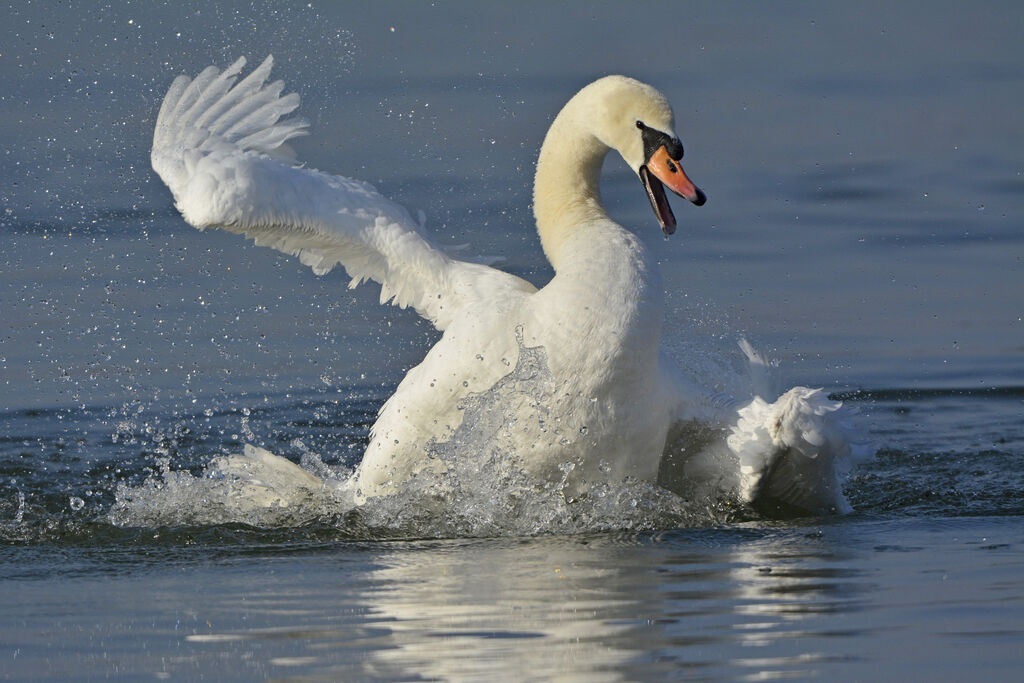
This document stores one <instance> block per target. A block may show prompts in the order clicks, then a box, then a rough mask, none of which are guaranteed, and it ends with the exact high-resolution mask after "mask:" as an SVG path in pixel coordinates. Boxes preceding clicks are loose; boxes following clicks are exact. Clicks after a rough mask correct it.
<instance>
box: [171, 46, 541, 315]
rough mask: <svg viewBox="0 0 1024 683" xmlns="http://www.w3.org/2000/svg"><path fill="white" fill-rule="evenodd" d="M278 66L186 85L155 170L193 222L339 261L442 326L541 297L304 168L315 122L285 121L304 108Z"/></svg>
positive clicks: (352, 185) (401, 212)
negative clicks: (299, 151)
mask: <svg viewBox="0 0 1024 683" xmlns="http://www.w3.org/2000/svg"><path fill="white" fill-rule="evenodd" d="M272 64H273V58H272V57H267V58H266V59H265V60H264V61H263V63H262V64H260V65H259V66H258V67H257V68H256V69H254V70H253V71H252V73H250V74H249V75H248V76H246V77H245V78H243V79H242V80H240V81H238V82H237V83H236V82H235V81H236V79H237V77H238V75H239V74H240V72H241V70H242V67H243V66H244V65H245V59H244V58H242V59H239V60H238V61H236V62H235V63H234V64H232V65H231V66H230V67H228V68H227V69H225V70H224V71H219V70H218V69H217V68H215V67H212V66H211V67H207V68H206V69H205V70H203V71H202V72H201V73H200V74H199V75H198V76H196V77H195V78H194V79H190V78H188V77H187V76H178V77H177V78H176V79H175V80H174V82H173V83H172V84H171V87H170V89H169V90H168V91H167V95H166V96H165V97H164V102H163V105H162V106H161V107H160V114H159V115H158V117H157V122H156V130H155V132H154V134H153V150H152V153H151V160H152V163H153V169H154V170H155V171H156V172H157V173H158V174H159V175H160V177H161V178H162V179H163V181H164V182H165V183H166V184H167V186H168V187H169V188H170V190H171V192H172V193H173V194H174V200H175V205H176V206H177V208H178V210H179V211H180V212H181V215H182V216H183V217H184V218H185V220H186V221H188V223H189V224H191V225H193V226H195V227H196V228H199V229H200V230H204V229H206V228H222V229H224V230H228V231H230V232H235V233H239V234H243V235H245V236H247V237H249V238H251V239H252V240H253V241H255V243H256V244H258V245H262V246H268V247H273V248H274V249H277V250H278V251H282V252H284V253H286V254H290V255H294V256H298V257H299V259H300V260H301V261H302V263H304V264H306V265H308V266H311V267H312V268H313V271H314V272H316V273H317V274H323V273H326V272H327V271H329V270H330V269H331V268H333V267H334V266H335V265H336V264H338V263H340V264H341V265H342V266H344V268H345V271H346V272H347V273H348V275H349V276H350V277H351V278H352V282H351V285H350V286H352V287H355V286H356V285H358V284H359V283H360V282H362V281H364V280H368V279H369V280H374V281H376V282H379V283H380V284H381V303H386V302H388V301H390V302H392V303H394V304H396V305H398V306H401V307H402V308H404V307H406V306H412V307H413V308H415V309H416V311H417V312H418V313H419V314H420V315H422V316H423V317H424V318H426V319H427V320H429V321H431V322H432V323H433V324H434V325H435V326H436V327H437V328H438V329H441V330H443V329H445V328H446V327H447V326H448V324H449V323H451V321H452V320H453V319H454V318H455V317H456V316H457V315H458V312H459V311H460V310H462V309H463V308H464V307H465V306H466V305H467V304H471V303H475V302H479V301H481V300H482V299H484V298H488V299H489V298H491V297H500V296H504V295H509V294H513V293H519V294H522V293H528V292H532V291H535V288H534V287H533V285H531V284H529V283H528V282H526V281H525V280H522V279H520V278H517V277H515V276H513V275H509V274H508V273H504V272H502V271H499V270H496V269H494V268H490V267H488V266H484V265H481V264H476V263H467V262H464V261H458V260H455V259H452V258H450V257H449V256H448V255H447V254H445V253H444V252H443V251H442V250H441V249H439V248H438V247H436V246H435V245H434V244H432V243H431V241H430V240H429V238H428V237H427V236H426V235H424V234H423V233H422V231H421V229H420V227H419V225H418V224H417V223H416V221H414V220H413V219H412V217H411V216H410V215H409V213H408V212H407V211H406V210H405V209H404V208H403V207H401V206H399V205H398V204H395V203H394V202H392V201H390V200H388V199H386V198H385V197H383V196H381V195H380V194H379V193H378V192H377V191H376V190H375V189H374V188H373V186H372V185H370V184H368V183H364V182H361V181H358V180H352V179H350V178H342V177H339V176H332V175H328V174H326V173H321V172H319V171H316V170H314V169H307V168H301V167H299V166H297V165H295V164H294V161H293V160H294V154H293V153H292V152H291V150H290V148H289V147H288V145H287V144H286V143H287V141H288V140H290V139H291V138H293V137H296V136H299V135H305V134H306V132H307V131H306V128H307V125H308V124H307V123H306V122H305V121H303V120H301V119H297V118H286V117H287V116H288V115H289V114H291V113H292V112H293V111H295V109H296V108H297V107H298V106H299V96H298V95H297V94H295V93H292V94H289V95H284V96H281V91H282V90H283V88H284V83H283V82H282V81H275V82H272V83H269V84H268V83H267V78H268V77H269V75H270V69H271V66H272Z"/></svg>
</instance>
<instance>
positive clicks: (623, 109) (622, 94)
mask: <svg viewBox="0 0 1024 683" xmlns="http://www.w3.org/2000/svg"><path fill="white" fill-rule="evenodd" d="M589 90H593V92H592V93H588V95H589V97H588V99H591V98H593V99H592V101H594V102H598V103H600V105H599V106H598V107H595V110H594V112H593V113H594V114H595V116H594V117H593V119H592V121H591V127H592V130H593V132H594V135H595V136H596V137H597V138H598V139H600V140H601V141H602V142H603V143H604V144H606V145H607V146H608V147H611V148H612V149H614V150H616V151H618V152H619V154H621V155H622V158H623V160H625V162H626V163H627V164H628V165H629V167H630V168H632V169H633V170H634V171H635V172H636V174H637V175H638V176H639V178H640V182H641V183H642V184H643V186H644V189H645V190H646V192H647V198H648V199H649V200H650V202H651V208H652V209H653V210H654V215H655V217H657V219H658V223H659V224H660V225H661V229H662V230H663V231H664V232H665V234H666V235H671V234H672V233H674V232H675V230H676V219H675V215H673V213H672V208H671V207H670V206H669V203H668V198H667V197H666V196H665V187H668V188H669V189H670V190H672V191H673V192H675V193H676V194H677V195H679V196H680V197H683V198H684V199H687V200H688V201H690V202H692V203H694V204H696V205H697V206H703V204H704V202H706V201H707V196H706V195H705V194H704V192H702V191H701V189H700V188H699V187H697V186H696V185H694V184H693V181H691V180H690V178H689V177H688V176H687V175H686V172H685V171H684V170H683V166H682V164H681V163H680V162H681V160H682V158H683V144H682V142H680V141H679V137H678V136H677V135H676V134H675V132H674V128H675V117H674V116H673V114H672V107H671V105H669V103H668V99H666V98H665V96H664V95H662V94H661V93H660V92H658V91H657V90H656V89H655V88H653V87H651V86H649V85H647V84H646V83H641V82H640V81H637V80H635V79H632V78H627V77H625V76H606V77H604V78H602V79H600V80H597V81H594V82H593V83H591V84H590V85H589V86H587V87H586V88H584V90H583V91H581V93H580V94H581V95H582V94H583V92H586V91H589Z"/></svg>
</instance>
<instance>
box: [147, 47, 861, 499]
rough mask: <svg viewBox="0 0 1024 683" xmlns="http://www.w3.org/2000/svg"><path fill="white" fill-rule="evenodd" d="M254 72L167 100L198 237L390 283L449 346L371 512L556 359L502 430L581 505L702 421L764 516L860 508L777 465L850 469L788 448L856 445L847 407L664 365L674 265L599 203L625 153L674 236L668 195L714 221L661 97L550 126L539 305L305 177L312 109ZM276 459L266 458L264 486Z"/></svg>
mask: <svg viewBox="0 0 1024 683" xmlns="http://www.w3.org/2000/svg"><path fill="white" fill-rule="evenodd" d="M244 63H245V61H244V59H239V60H238V61H237V62H235V63H234V64H233V65H232V66H231V67H229V68H228V69H226V70H225V71H223V72H220V71H218V70H217V69H216V68H214V67H209V68H207V69H206V70H204V71H203V72H202V73H200V74H199V75H198V76H197V77H196V78H195V79H189V78H187V77H186V76H179V77H178V78H177V79H176V80H175V81H174V82H173V84H172V85H171V87H170V89H169V91H168V93H167V96H166V97H165V99H164V102H163V105H162V107H161V109H160V114H159V117H158V119H157V124H156V131H155V134H154V138H153V149H152V163H153V168H154V169H155V170H156V171H157V173H159V175H160V177H161V178H162V179H163V180H164V182H166V184H167V186H168V187H169V188H170V189H171V192H172V193H173V195H174V199H175V203H176V206H177V208H178V209H179V210H180V211H181V214H182V216H183V217H184V218H185V220H186V221H188V222H189V223H190V224H192V225H193V226H195V227H197V228H199V229H205V228H213V227H216V228H222V229H225V230H229V231H231V232H236V233H242V234H245V235H246V236H248V237H250V238H251V239H253V240H254V241H255V243H256V244H259V245H266V246H270V247H273V248H275V249H278V250H280V251H282V252H285V253H288V254H292V255H297V256H298V257H299V258H300V260H301V261H302V262H303V263H304V264H307V265H309V266H312V268H313V270H314V271H315V272H316V273H318V274H321V273H326V272H327V271H328V270H330V269H331V268H332V267H333V266H334V265H336V264H338V263H340V264H341V265H342V266H343V267H344V268H345V270H346V271H347V272H348V274H349V276H351V278H352V283H351V286H355V285H357V284H359V283H360V282H362V281H364V280H367V279H371V280H374V281H376V282H379V283H380V285H381V301H382V302H387V301H391V302H393V303H395V304H397V305H399V306H402V307H405V306H412V307H413V308H414V309H415V310H416V311H417V312H418V313H420V315H422V316H423V317H425V318H426V319H427V320H429V321H430V322H431V323H433V324H434V325H435V326H436V327H437V329H439V330H441V331H442V332H443V336H442V337H441V339H440V341H438V343H437V344H436V345H435V346H434V347H433V348H432V349H430V351H429V352H428V353H427V355H426V358H425V359H424V360H423V362H422V363H420V364H419V365H418V366H416V367H415V368H413V369H411V370H410V371H409V372H408V374H407V375H406V376H405V378H404V379H403V380H402V382H401V383H400V384H399V386H398V389H397V390H396V391H395V393H394V395H393V396H392V397H391V398H390V399H389V400H388V401H387V402H386V403H385V405H384V406H383V407H382V408H381V411H380V415H379V418H378V420H377V422H376V424H374V426H373V429H372V433H371V441H370V444H369V447H368V448H367V450H366V453H365V455H364V457H363V460H362V463H361V464H360V466H359V468H358V470H357V472H356V474H355V476H354V478H353V480H352V483H353V486H354V487H355V489H356V491H357V497H358V498H359V499H360V500H364V499H365V498H368V497H372V496H379V495H385V494H388V493H391V492H393V491H395V490H396V487H398V486H401V485H402V484H403V483H404V482H405V481H406V480H408V479H409V478H410V477H412V476H414V475H417V474H418V473H420V472H422V471H424V470H437V469H438V468H443V467H445V465H444V464H443V462H442V461H441V460H440V459H438V458H431V457H428V454H429V452H430V450H431V449H432V448H433V447H435V446H436V445H437V444H440V443H443V442H445V441H446V440H448V439H450V438H452V435H453V433H454V432H455V430H456V429H457V428H459V426H460V424H461V422H462V420H463V415H464V411H463V410H461V407H462V402H464V401H465V400H466V398H467V397H469V396H473V395H477V394H481V393H482V392H487V391H489V390H491V389H492V388H493V387H495V386H496V385H497V384H499V382H500V381H501V380H502V379H503V378H506V377H508V376H510V373H511V372H512V370H513V368H514V367H515V366H516V364H517V362H518V361H519V359H520V357H521V354H522V353H523V351H524V350H525V349H540V350H542V352H543V354H544V361H546V362H545V365H546V367H545V368H544V370H545V372H547V373H549V375H548V380H549V381H548V384H547V385H546V386H547V387H548V390H547V391H546V399H545V403H546V405H544V406H542V407H540V412H538V411H539V407H538V406H537V405H536V397H535V396H531V395H529V394H527V393H522V392H520V393H516V392H505V393H503V394H501V395H500V397H497V398H495V401H496V403H497V404H496V405H493V406H489V407H488V408H489V410H490V411H491V413H492V414H496V415H499V416H500V420H499V421H500V422H501V425H500V429H501V430H503V434H504V437H505V439H506V441H505V444H506V445H507V446H509V448H508V452H509V457H510V458H511V459H512V460H513V461H514V462H515V464H516V465H517V466H519V467H521V468H522V469H524V470H525V471H526V472H528V473H529V474H531V475H533V476H536V477H538V478H540V479H551V478H554V477H561V478H565V479H566V481H567V482H568V483H567V485H569V486H572V487H575V488H577V489H586V487H587V486H588V485H589V484H591V483H593V482H594V481H597V480H609V479H610V480H618V479H622V478H625V477H632V478H635V479H639V480H644V481H651V482H653V481H655V480H656V478H657V476H658V470H659V463H660V461H661V458H662V454H663V452H664V451H665V449H666V442H667V441H668V439H669V435H670V432H673V431H674V430H675V429H676V428H677V427H679V426H680V425H683V424H686V423H688V422H690V421H693V420H698V421H704V422H712V423H714V424H721V425H723V426H724V425H727V424H729V423H733V422H734V423H735V427H734V428H733V432H734V433H733V435H732V437H731V439H730V446H731V447H732V448H733V450H734V451H735V453H737V454H739V455H740V458H741V459H742V466H743V468H744V469H743V472H744V473H745V474H744V475H743V482H742V488H741V491H742V492H743V493H744V494H745V496H746V497H747V498H748V499H751V500H753V499H754V498H756V497H757V496H758V495H760V492H763V491H769V490H770V491H771V495H772V496H775V497H779V498H781V499H783V500H786V499H787V490H788V489H796V493H794V495H793V496H789V498H792V500H791V501H790V502H793V503H794V504H797V505H806V506H807V507H808V508H812V509H814V510H822V509H828V508H830V507H831V508H842V507H843V505H844V504H845V501H844V500H843V499H842V493H841V491H840V490H839V487H838V486H836V485H835V482H834V478H835V477H834V475H835V469H836V468H833V467H831V465H829V466H828V467H825V468H824V470H827V472H826V475H827V476H824V479H821V477H822V476H823V475H821V474H820V472H819V473H815V474H814V475H813V477H812V476H810V475H807V476H806V477H804V474H803V473H805V472H810V471H811V470H812V469H813V468H801V467H798V466H797V465H799V464H800V461H799V459H797V458H795V457H788V458H787V462H788V463H789V464H790V465H791V466H790V467H789V468H788V469H787V468H777V467H773V464H774V463H775V462H776V461H777V460H778V459H779V456H780V455H784V454H787V453H791V452H792V450H793V449H794V448H800V447H805V446H808V445H809V449H808V448H805V449H804V450H805V451H808V452H809V455H808V457H809V458H810V460H812V461H815V462H817V463H818V464H819V465H820V464H821V463H822V462H826V461H827V462H828V463H831V462H832V459H833V456H834V454H835V457H836V458H839V459H843V458H845V457H847V456H848V454H849V448H848V447H846V446H845V442H844V441H842V440H841V439H840V442H841V443H839V444H838V449H836V448H834V447H833V446H834V444H832V443H830V442H828V441H827V440H822V439H819V438H816V437H815V436H812V437H811V438H808V439H803V441H800V439H798V438H795V437H794V438H791V439H789V441H780V440H779V439H777V438H776V437H777V436H778V435H779V434H781V433H785V434H789V432H791V431H794V430H795V432H796V433H797V435H800V434H807V433H811V432H813V433H814V434H818V433H824V432H826V431H827V432H828V433H829V435H833V432H835V434H839V432H838V431H836V430H834V429H833V430H832V431H829V430H828V429H826V428H825V427H828V421H829V419H830V418H829V413H830V412H831V411H832V410H834V408H835V406H834V405H833V404H831V403H830V402H828V401H825V400H824V399H823V398H822V397H821V396H820V394H813V392H812V393H811V394H809V395H808V394H807V393H806V392H807V391H809V390H803V389H802V388H801V389H800V390H799V391H797V390H794V391H791V392H789V393H787V394H786V396H784V397H783V398H782V399H780V401H779V402H778V403H776V404H768V403H766V402H764V401H761V403H759V404H758V403H756V402H755V403H752V404H751V405H750V406H748V408H747V409H746V412H744V413H743V414H742V416H741V418H740V419H738V417H737V413H736V412H735V411H734V410H733V411H723V409H722V408H721V407H716V405H715V403H714V402H713V401H711V400H709V399H708V398H707V397H706V396H705V394H704V393H703V392H702V391H701V390H699V389H698V388H696V387H693V386H691V385H690V384H688V383H687V382H686V381H685V380H684V379H683V377H682V375H681V373H680V372H679V371H678V369H677V368H676V367H675V366H674V365H673V363H672V361H671V360H670V359H669V358H668V357H667V355H666V354H665V353H664V352H663V351H662V349H661V343H660V342H661V333H662V316H663V312H662V296H663V293H662V285H661V280H660V277H659V273H658V268H657V265H656V263H655V260H654V258H653V257H652V256H651V254H649V253H648V251H647V249H646V248H645V247H644V246H643V245H642V244H641V242H640V241H639V240H638V239H637V237H636V236H635V235H634V234H633V233H631V232H629V231H627V230H625V229H624V228H623V227H621V226H619V225H618V224H616V223H615V222H614V221H612V220H611V219H610V218H609V217H608V215H607V214H606V213H605V210H604V207H603V206H602V203H601V196H600V190H599V175H600V170H601V165H602V161H603V159H604V157H605V155H606V154H607V153H608V152H609V151H610V150H616V151H618V152H619V153H620V154H621V155H622V158H623V159H624V160H625V161H626V163H627V164H628V165H629V167H630V168H632V169H633V170H634V171H636V172H637V174H638V175H639V177H640V180H641V181H642V185H643V187H644V188H645V189H646V192H647V196H648V199H649V200H650V202H651V205H652V208H653V209H654V212H655V215H656V217H657V219H658V221H659V223H660V225H661V227H662V229H663V230H664V232H665V233H666V234H671V233H672V232H673V231H674V229H675V218H674V217H673V215H672V211H671V209H670V208H669V205H668V202H667V200H666V197H665V192H664V189H663V185H667V186H668V187H669V188H670V189H672V190H673V191H674V192H676V193H677V194H679V195H681V196H683V197H685V198H686V199H688V200H690V201H691V202H693V203H694V204H697V205H698V206H699V205H701V204H703V203H704V201H705V197H704V194H703V193H702V192H701V191H700V190H699V189H698V188H697V187H695V186H694V184H693V183H692V182H691V181H690V180H689V179H688V178H687V176H686V174H685V173H684V172H683V169H682V167H681V166H680V159H681V158H682V156H683V148H682V145H681V144H680V141H679V139H678V138H677V137H676V134H675V132H674V121H673V114H672V109H671V107H670V106H669V104H668V101H667V100H666V99H665V97H664V96H662V95H661V94H660V93H659V92H658V91H656V90H655V89H654V88H652V87H650V86H648V85H645V84H643V83H640V82H638V81H636V80H633V79H630V78H625V77H622V76H608V77H605V78H602V79H600V80H598V81H595V82H594V83H592V84H590V85H588V86H586V87H585V88H583V89H582V90H581V91H580V92H579V93H577V94H576V95H575V96H574V97H573V98H572V99H571V100H570V101H569V102H568V103H567V104H566V105H565V107H564V108H563V109H562V111H561V113H559V114H558V116H557V117H556V119H555V121H554V122H553V123H552V125H551V128H550V130H549V132H548V134H547V137H546V138H545V140H544V144H543V147H542V149H541V152H540V158H539V160H538V163H537V174H536V182H535V188H534V212H535V215H536V219H537V229H538V232H539V234H540V239H541V244H542V246H543V248H544V253H545V254H546V256H547V258H548V260H549V261H550V262H551V264H552V266H553V267H554V269H555V276H554V278H553V279H552V280H551V281H550V282H549V283H548V284H547V285H546V286H544V287H543V288H541V289H539V290H538V289H537V288H535V287H534V286H533V285H532V284H530V283H528V282H526V281H524V280H522V279H520V278H518V277H515V276H513V275H510V274H508V273H504V272H502V271H499V270H496V269H494V268H491V267H488V266H484V265H480V264H475V263H467V262H463V261H458V260H455V259H452V258H450V257H449V256H448V255H447V254H445V252H444V251H442V250H441V249H439V248H437V247H436V246H435V245H434V244H433V243H432V242H431V241H430V239H429V238H428V237H427V236H426V235H425V234H424V233H423V231H422V229H421V227H420V226H419V225H418V224H417V223H416V222H415V221H413V220H412V219H411V217H410V216H409V214H408V213H407V212H406V210H405V209H403V208H402V207H400V206H398V205H396V204H394V203H392V202H390V201H389V200H387V199H385V198H384V197H382V196H381V195H379V194H378V193H377V192H376V191H375V190H374V189H373V187H371V186H370V185H368V184H366V183H362V182H359V181H356V180H351V179H347V178H341V177H337V176H331V175H327V174H324V173H321V172H318V171H315V170H312V169H306V168H302V167H300V166H297V165H294V164H293V163H292V162H291V161H290V160H291V159H293V158H294V156H293V155H292V154H291V152H290V150H289V149H288V148H287V145H286V144H285V143H286V142H287V140H289V139H290V138H292V137H295V136H297V135H302V134H304V133H305V128H306V124H305V123H304V122H303V121H301V120H298V119H287V118H283V117H286V116H287V115H288V114H290V113H291V112H292V111H293V110H295V109H296V107H297V106H298V103H299V101H298V96H297V95H295V94H290V95H286V96H283V97H282V96H281V95H280V93H281V90H282V88H283V84H282V83H281V82H280V81H278V82H274V83H270V84H267V83H266V80H267V78H268V76H269V73H270V68H271V64H272V60H271V58H270V57H268V58H267V59H266V60H265V61H264V62H263V63H262V64H261V65H260V66H259V67H257V68H256V69H255V70H254V71H253V72H252V73H250V74H249V75H248V76H246V77H245V78H244V79H242V80H240V81H239V82H238V83H237V84H236V83H235V79H236V77H237V76H238V75H239V73H240V71H241V69H242V66H243V65H244ZM781 406H784V407H785V410H783V409H782V407H781ZM776 408H778V410H776ZM780 415H781V416H780ZM773 420H775V421H776V423H778V424H776V423H772V421H773ZM823 422H824V423H825V427H822V426H821V425H822V423H823ZM767 423H771V424H768V426H767V427H766V426H765V425H766V424H767ZM766 429H767V431H765V430H766ZM837 438H838V437H837ZM797 442H799V443H797ZM843 448H846V450H845V451H843ZM815 449H817V450H815ZM828 449H832V450H831V451H830V450H828ZM811 451H813V452H811ZM801 452H803V451H801ZM272 457H274V456H271V455H270V454H265V456H264V457H263V458H262V460H261V463H260V468H261V469H262V471H266V468H267V467H268V464H269V463H270V462H271V461H270V460H269V459H268V458H272ZM467 457H468V456H467ZM794 463H795V465H794ZM282 466H283V467H284V469H285V470H287V467H286V466H284V465H282ZM818 469H819V470H822V469H823V468H821V467H820V466H819V467H818ZM766 473H767V474H771V473H774V475H773V476H776V477H785V478H786V482H784V483H785V484H786V485H785V486H781V485H780V486H773V487H768V486H767V483H766V481H762V480H763V479H765V476H764V475H765V474H766ZM737 476H738V475H737ZM801 477H804V479H803V480H802V483H801V484H800V485H799V486H793V485H792V481H793V480H800V479H801ZM819 479H821V481H819ZM825 479H827V480H828V481H825ZM808 491H811V493H808ZM812 494H813V495H812Z"/></svg>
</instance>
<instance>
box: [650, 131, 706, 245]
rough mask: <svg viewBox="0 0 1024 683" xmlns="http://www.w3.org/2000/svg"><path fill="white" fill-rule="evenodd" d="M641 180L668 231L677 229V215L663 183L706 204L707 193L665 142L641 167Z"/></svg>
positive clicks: (672, 231) (683, 195)
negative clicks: (673, 212) (691, 178)
mask: <svg viewBox="0 0 1024 683" xmlns="http://www.w3.org/2000/svg"><path fill="white" fill-rule="evenodd" d="M640 180H641V181H643V184H644V189H646V190H647V198H648V199H649V200H650V201H651V208H652V209H654V215H655V216H657V218H658V222H659V223H660V224H661V229H662V231H663V232H664V233H665V234H666V235H671V234H672V233H674V232H675V231H676V218H675V216H674V215H673V214H672V208H671V207H670V206H669V205H668V198H667V197H665V189H664V187H663V186H662V184H663V183H664V185H667V186H668V189H670V190H672V191H673V192H675V193H676V194H677V195H679V196H680V197H682V198H684V199H687V200H689V201H691V202H693V203H694V204H696V205H697V206H703V205H704V202H706V201H707V196H706V195H705V194H704V193H703V192H702V191H701V189H700V188H699V187H697V186H696V185H694V184H693V181H692V180H690V179H689V177H687V175H686V172H685V171H684V170H683V167H682V166H681V165H680V164H679V161H678V160H676V159H673V158H671V157H670V156H669V154H668V149H667V148H666V147H665V146H664V145H662V146H661V147H659V148H658V149H656V150H654V152H653V153H652V154H651V156H650V157H649V158H648V159H647V163H646V164H644V165H643V166H641V167H640Z"/></svg>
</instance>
